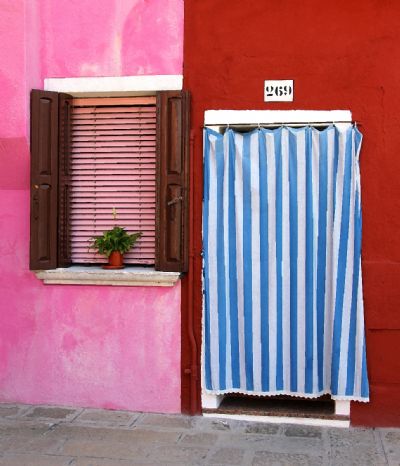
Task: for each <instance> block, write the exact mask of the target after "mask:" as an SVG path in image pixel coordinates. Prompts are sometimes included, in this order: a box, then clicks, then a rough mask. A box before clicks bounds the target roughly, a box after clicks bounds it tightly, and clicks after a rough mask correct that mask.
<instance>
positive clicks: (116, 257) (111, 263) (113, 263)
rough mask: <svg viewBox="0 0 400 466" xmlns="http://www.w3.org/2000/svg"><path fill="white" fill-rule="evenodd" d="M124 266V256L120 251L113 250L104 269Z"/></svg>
mask: <svg viewBox="0 0 400 466" xmlns="http://www.w3.org/2000/svg"><path fill="white" fill-rule="evenodd" d="M123 267H124V256H123V254H121V253H120V252H119V251H113V252H112V253H111V254H110V256H109V257H108V265H104V266H103V268H104V269H122V268H123Z"/></svg>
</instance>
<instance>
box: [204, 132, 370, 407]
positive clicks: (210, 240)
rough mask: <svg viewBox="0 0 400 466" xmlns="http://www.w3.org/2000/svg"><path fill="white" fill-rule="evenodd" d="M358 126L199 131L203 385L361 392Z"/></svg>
mask: <svg viewBox="0 0 400 466" xmlns="http://www.w3.org/2000/svg"><path fill="white" fill-rule="evenodd" d="M361 140H362V136H361V134H360V132H359V131H358V130H357V129H356V128H354V127H352V126H350V125H349V126H348V127H347V128H342V127H340V128H339V127H337V126H333V125H332V126H329V127H328V128H326V129H324V130H318V129H316V128H312V127H304V128H288V127H281V128H278V129H274V130H267V129H257V130H254V131H251V132H248V133H240V132H236V131H234V130H232V129H228V130H227V131H226V132H225V134H224V135H222V134H219V133H217V132H215V131H213V130H211V129H205V131H204V219H203V248H204V326H203V327H204V328H203V330H204V331H203V347H204V378H205V380H204V383H205V388H206V390H207V391H209V392H212V393H216V394H217V393H235V392H236V393H248V394H266V395H272V394H289V395H297V396H304V397H316V396H320V395H321V394H324V393H330V394H332V397H333V398H335V399H344V400H345V399H351V400H361V401H367V400H368V396H369V392H368V379H367V369H366V363H365V361H366V357H365V335H364V310H363V297H362V282H361V196H360V194H361V193H360V175H359V163H358V161H359V152H360V147H361Z"/></svg>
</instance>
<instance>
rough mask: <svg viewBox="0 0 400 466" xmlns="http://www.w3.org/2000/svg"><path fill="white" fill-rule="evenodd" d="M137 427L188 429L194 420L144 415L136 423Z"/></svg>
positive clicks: (163, 415) (166, 415) (178, 416)
mask: <svg viewBox="0 0 400 466" xmlns="http://www.w3.org/2000/svg"><path fill="white" fill-rule="evenodd" d="M136 424H137V425H151V426H162V427H168V428H173V429H190V428H191V427H192V426H193V424H194V418H193V417H189V416H181V415H177V416H171V415H168V414H145V415H143V416H142V417H141V418H140V419H138V420H137V422H136Z"/></svg>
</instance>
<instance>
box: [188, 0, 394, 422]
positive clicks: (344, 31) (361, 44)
mask: <svg viewBox="0 0 400 466" xmlns="http://www.w3.org/2000/svg"><path fill="white" fill-rule="evenodd" d="M399 17H400V2H398V1H395V0H392V1H391V0H364V1H362V2H356V1H349V0H336V1H335V2H322V3H321V2H320V1H319V0H304V1H302V2H294V1H293V0H280V1H278V2H276V1H272V0H269V1H259V2H243V1H240V0H202V1H201V2H199V1H198V0H186V1H185V39H184V85H185V88H186V89H189V90H190V91H191V92H192V102H193V106H192V107H193V114H192V127H193V128H194V135H195V148H194V159H193V169H194V173H195V174H196V185H195V186H194V199H195V201H194V206H193V208H194V213H195V219H194V221H195V273H194V279H195V290H197V292H196V294H195V297H194V309H195V317H196V320H195V322H196V336H197V340H198V341H199V340H200V316H201V293H200V291H199V290H201V286H200V277H201V275H200V274H201V260H200V254H199V252H200V249H201V199H202V182H201V173H202V142H201V141H202V135H201V126H202V124H203V118H204V111H205V110H207V109H313V110H318V109H321V110H330V109H350V110H351V111H352V112H353V117H354V119H355V120H357V121H358V122H360V129H361V131H362V132H363V134H364V143H363V148H362V155H361V158H362V161H361V175H362V195H363V216H364V217H363V221H364V224H363V225H364V236H363V273H364V298H365V313H366V327H367V357H368V369H369V378H370V387H371V402H370V403H368V404H361V403H353V404H352V409H351V420H352V423H353V424H358V425H375V426H378V425H381V426H383V425H386V426H389V425H397V426H400V363H399V353H400V343H399V341H400V286H399V283H400V234H399V232H400V215H399V214H400V208H399V207H400V182H399V176H398V173H399V172H400V155H399V147H400V131H399V123H400V112H399V109H400V85H399V83H400V29H399V21H398V18H399ZM265 79H294V80H295V99H294V102H293V103H279V104H278V103H276V104H265V103H264V102H263V82H264V80H265Z"/></svg>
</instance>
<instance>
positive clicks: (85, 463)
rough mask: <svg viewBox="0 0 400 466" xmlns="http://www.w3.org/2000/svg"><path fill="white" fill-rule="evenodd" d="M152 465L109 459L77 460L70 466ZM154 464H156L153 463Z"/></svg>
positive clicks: (85, 458) (86, 458)
mask: <svg viewBox="0 0 400 466" xmlns="http://www.w3.org/2000/svg"><path fill="white" fill-rule="evenodd" d="M150 464H152V463H142V462H140V461H139V462H138V461H135V460H133V461H132V460H112V459H108V458H105V459H104V458H88V457H87V456H86V457H84V458H77V459H76V460H74V462H73V463H71V465H70V466H149V465H150ZM153 464H154V463H153Z"/></svg>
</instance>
